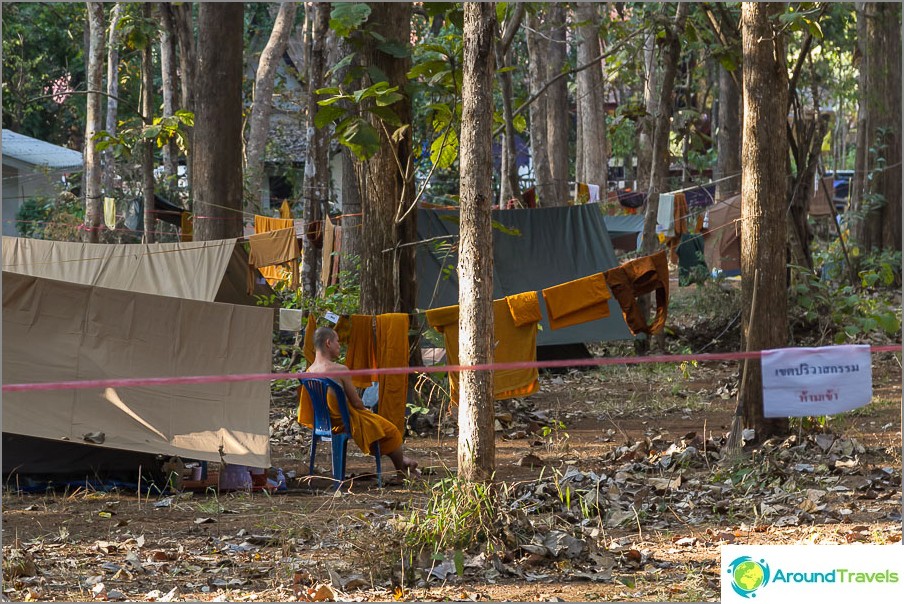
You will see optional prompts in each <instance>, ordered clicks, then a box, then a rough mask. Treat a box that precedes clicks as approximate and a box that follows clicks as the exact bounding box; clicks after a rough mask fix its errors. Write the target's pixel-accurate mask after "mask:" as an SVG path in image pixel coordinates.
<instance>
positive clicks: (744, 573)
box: [728, 556, 769, 598]
mask: <svg viewBox="0 0 904 604" xmlns="http://www.w3.org/2000/svg"><path fill="white" fill-rule="evenodd" d="M728 574H729V576H731V587H732V589H734V591H735V593H736V594H738V595H739V596H741V597H742V598H755V597H756V593H755V592H756V590H758V589H760V588H761V587H764V586H765V585H766V584H767V583H769V565H768V564H766V561H765V560H760V561H759V562H757V561H756V560H754V559H753V558H751V557H750V556H741V557H739V558H735V559H734V560H732V562H731V564H729V565H728Z"/></svg>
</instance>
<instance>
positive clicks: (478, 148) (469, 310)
mask: <svg viewBox="0 0 904 604" xmlns="http://www.w3.org/2000/svg"><path fill="white" fill-rule="evenodd" d="M495 15H496V9H495V6H494V5H493V4H492V3H476V2H473V3H470V2H469V3H467V4H465V17H464V33H463V35H462V38H463V47H464V53H463V54H464V56H463V59H462V61H463V64H462V70H463V74H462V91H461V100H462V115H461V124H462V127H461V154H460V157H461V189H460V193H461V223H460V233H461V239H460V241H459V259H458V287H459V291H458V303H459V317H460V318H459V343H458V347H459V348H458V350H459V359H460V362H461V364H462V365H476V364H483V363H492V362H493V228H492V220H491V206H492V203H493V201H492V200H493V188H492V186H493V184H492V183H493V180H492V178H493V174H492V166H493V146H492V138H491V137H492V134H491V133H492V130H493V31H494V29H495V20H496V18H495ZM459 385H460V391H461V392H460V394H459V402H458V405H459V406H458V475H459V477H461V478H463V479H464V480H468V481H474V482H476V481H484V480H487V479H489V478H490V477H491V476H492V474H493V471H494V469H495V467H496V448H495V433H494V430H493V428H494V419H495V417H494V411H493V374H492V373H491V372H489V371H464V372H462V373H461V376H460V378H459Z"/></svg>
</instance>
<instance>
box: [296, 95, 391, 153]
mask: <svg viewBox="0 0 904 604" xmlns="http://www.w3.org/2000/svg"><path fill="white" fill-rule="evenodd" d="M398 90H399V87H398V86H390V85H389V83H388V82H385V81H380V82H377V83H376V84H372V85H371V86H367V87H366V88H362V89H360V90H355V91H353V92H348V93H346V92H343V91H342V89H341V88H339V87H328V88H320V89H318V90H317V91H316V93H317V94H318V95H323V96H325V97H326V98H323V99H321V100H319V101H317V104H318V105H320V107H321V109H319V110H318V111H317V114H316V115H315V116H314V125H315V126H317V127H318V128H325V127H326V126H327V125H329V124H331V123H335V125H336V137H337V138H338V140H339V142H340V143H341V144H343V145H345V146H346V147H348V148H349V150H351V152H352V153H354V154H355V157H357V158H358V159H359V160H362V161H364V160H366V159H369V158H370V157H373V156H374V155H376V153H377V152H378V151H379V150H380V146H381V144H382V138H381V136H380V133H379V132H378V131H377V129H376V128H374V126H373V125H372V124H371V123H370V122H369V121H368V120H366V119H365V118H364V117H361V113H362V112H366V113H370V114H372V115H374V116H376V117H377V118H378V119H379V120H380V121H381V122H383V123H384V125H388V126H391V127H393V128H395V132H394V133H393V135H392V138H393V139H395V138H396V137H397V136H398V135H399V133H400V129H404V128H405V127H406V126H405V124H403V123H402V121H401V120H400V119H399V117H398V115H397V114H396V113H395V111H393V110H392V108H391V106H392V105H394V104H395V103H397V102H399V101H401V100H403V99H404V98H405V97H404V96H403V95H402V94H401V93H399V92H398ZM340 101H341V102H340Z"/></svg>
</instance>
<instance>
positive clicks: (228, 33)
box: [193, 2, 244, 241]
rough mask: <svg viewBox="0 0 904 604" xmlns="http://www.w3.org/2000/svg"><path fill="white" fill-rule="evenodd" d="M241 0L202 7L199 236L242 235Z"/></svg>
mask: <svg viewBox="0 0 904 604" xmlns="http://www.w3.org/2000/svg"><path fill="white" fill-rule="evenodd" d="M243 26H244V16H243V5H242V3H240V2H236V3H226V4H211V3H205V2H202V3H201V5H200V7H199V9H198V27H199V37H198V65H197V76H196V77H197V98H196V110H197V111H196V116H195V130H194V140H193V151H194V161H193V169H194V214H195V218H194V231H195V232H194V236H195V239H196V240H198V241H208V240H211V239H226V238H230V237H241V235H242V30H243Z"/></svg>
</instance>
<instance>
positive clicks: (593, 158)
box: [574, 2, 609, 194]
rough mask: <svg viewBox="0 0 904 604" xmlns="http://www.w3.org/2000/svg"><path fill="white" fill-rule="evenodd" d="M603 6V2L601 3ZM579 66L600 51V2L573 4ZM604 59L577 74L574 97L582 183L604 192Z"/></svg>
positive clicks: (606, 178) (606, 156)
mask: <svg viewBox="0 0 904 604" xmlns="http://www.w3.org/2000/svg"><path fill="white" fill-rule="evenodd" d="M604 6H605V5H604ZM574 10H575V17H576V20H577V21H578V23H579V24H580V25H579V26H578V28H577V38H578V43H577V45H578V47H577V56H578V61H577V62H578V65H586V64H587V63H589V62H590V61H592V60H593V59H595V58H596V57H598V56H600V55H601V54H602V50H601V49H602V46H601V45H600V21H599V4H595V3H592V2H579V3H578V4H577V5H576V6H575V9H574ZM603 65H604V62H603V61H602V60H600V61H599V65H594V66H593V67H590V68H588V69H584V70H583V71H580V72H578V74H577V96H578V106H579V107H580V109H581V111H580V118H581V122H580V123H581V143H582V144H581V146H580V147H579V148H578V153H579V154H580V157H581V158H582V159H583V174H582V176H581V178H579V179H578V180H580V181H581V182H587V183H592V184H597V185H600V186H601V187H602V190H603V194H605V191H606V187H607V184H608V181H609V164H608V162H609V153H608V145H609V143H608V140H607V139H608V137H607V132H606V90H605V87H604V82H605V77H604V73H603Z"/></svg>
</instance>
